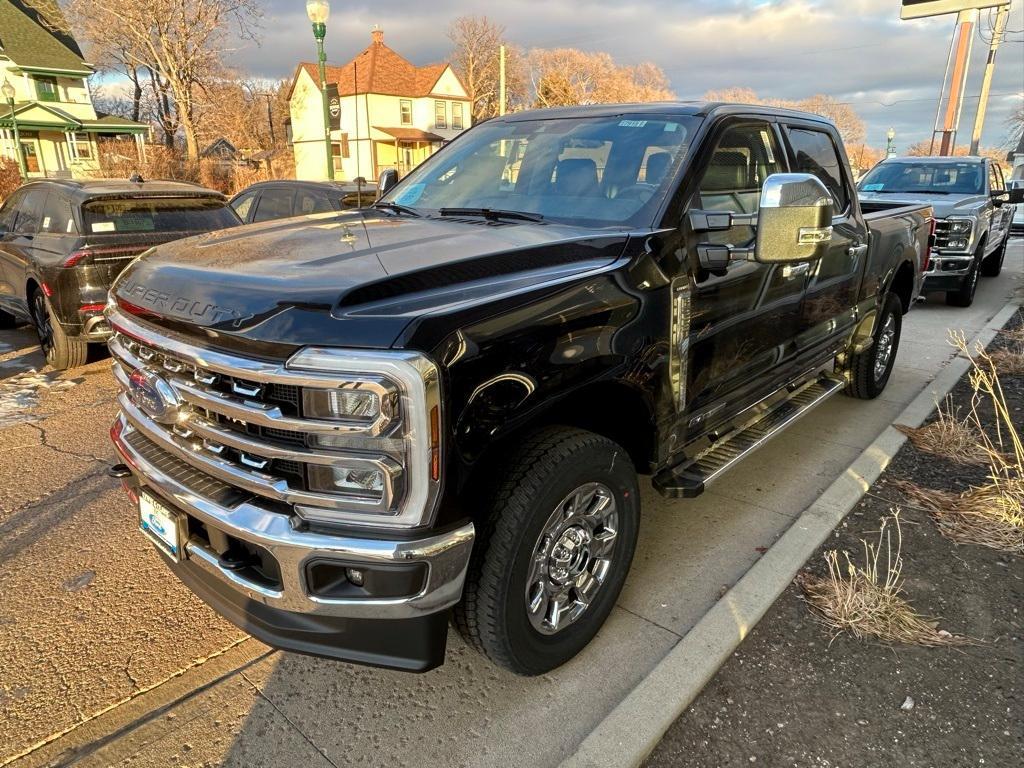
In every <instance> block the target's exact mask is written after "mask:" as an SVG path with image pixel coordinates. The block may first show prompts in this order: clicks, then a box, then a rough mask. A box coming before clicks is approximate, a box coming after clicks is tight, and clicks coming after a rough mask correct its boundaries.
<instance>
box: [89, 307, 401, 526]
mask: <svg viewBox="0 0 1024 768" xmlns="http://www.w3.org/2000/svg"><path fill="white" fill-rule="evenodd" d="M109 347H110V350H111V353H112V355H113V358H114V375H115V378H116V379H117V380H118V383H119V384H120V385H121V388H122V390H123V391H122V393H121V395H120V396H119V401H120V405H121V409H122V412H123V413H124V415H125V417H126V419H127V421H128V423H129V424H131V426H132V427H133V428H134V429H135V432H134V433H133V438H134V439H136V440H140V441H145V442H144V445H145V446H146V449H147V450H150V451H154V452H159V453H158V456H159V457H160V459H161V461H165V462H166V461H170V460H173V461H174V462H175V468H176V469H177V470H180V469H181V466H184V467H187V468H189V470H190V473H189V474H188V476H187V478H186V480H187V482H185V481H184V480H183V482H184V483H185V484H186V485H188V486H189V487H190V488H192V489H193V490H194V491H195V492H196V493H198V494H200V495H204V496H205V495H206V494H207V493H210V492H213V493H216V495H217V496H218V497H220V498H233V499H235V500H236V501H237V500H241V499H242V498H246V497H251V496H253V495H255V496H258V497H263V498H265V499H268V500H272V501H273V502H277V503H283V504H286V505H293V506H299V507H302V506H307V507H316V508H322V509H327V510H348V511H361V512H367V513H371V514H378V515H390V514H394V513H395V511H396V510H397V507H398V505H399V503H400V501H401V497H402V495H403V492H404V490H405V483H406V477H405V475H406V472H405V463H406V458H407V457H406V455H405V451H406V443H405V441H404V440H403V439H402V437H401V435H398V434H393V432H395V430H394V429H391V430H388V429H386V428H384V429H381V428H379V427H377V426H375V425H373V424H365V423H354V422H340V421H325V420H316V419H305V418H302V416H301V413H300V410H301V402H302V386H300V385H298V384H293V383H289V382H288V381H281V380H267V379H270V378H276V379H280V378H283V377H286V376H288V374H287V373H283V372H282V370H281V368H280V366H274V368H273V372H272V373H271V372H270V371H268V372H266V373H264V372H262V371H260V370H259V369H260V367H261V366H262V365H263V364H262V363H259V362H258V361H250V360H248V359H243V358H233V359H232V358H227V357H225V356H223V355H220V354H219V353H218V354H217V355H216V356H215V359H214V358H212V357H211V360H210V362H209V364H204V363H206V362H207V361H206V358H204V356H203V354H204V351H203V350H198V349H197V350H196V354H190V355H183V354H175V353H173V352H169V351H167V350H165V349H161V348H160V347H158V346H156V345H154V344H150V343H145V342H143V341H141V340H140V339H138V338H134V337H133V336H130V335H128V334H127V333H125V332H124V331H123V330H120V329H118V327H117V326H116V325H115V333H114V335H113V336H112V338H111V339H110V342H109ZM208 354H210V355H212V353H208ZM232 365H235V366H237V370H233V369H232V367H231V366H232ZM243 366H244V368H243ZM268 366H269V364H268ZM136 370H147V371H152V372H155V373H157V374H158V375H159V376H160V377H161V378H162V379H163V380H164V381H166V382H167V383H168V384H170V386H171V387H172V388H173V390H174V393H175V395H176V396H177V397H178V398H179V399H180V401H181V402H182V404H183V405H182V408H181V411H180V413H179V416H178V418H177V420H176V421H174V423H173V424H163V423H160V422H159V421H157V420H156V419H154V418H152V417H151V416H150V415H149V414H148V413H147V412H146V410H145V409H144V407H142V406H141V405H140V404H139V403H137V402H135V401H134V400H133V398H132V396H131V394H130V393H131V385H130V378H131V375H132V373H133V372H134V371H136ZM294 378H296V379H299V378H301V379H302V380H303V383H304V384H306V385H312V386H317V385H319V386H321V387H329V386H337V379H335V378H331V377H326V376H325V377H317V376H316V375H312V376H311V375H309V374H305V373H303V374H301V375H295V376H294ZM323 435H329V436H331V438H332V440H333V441H334V443H333V444H332V445H335V444H336V447H337V448H338V449H339V450H324V449H321V448H318V447H312V446H313V442H312V440H311V436H323ZM168 457H169V458H168ZM335 464H342V465H344V466H346V467H355V468H357V469H359V468H362V469H366V470H374V471H376V470H380V471H382V472H383V477H384V479H385V482H384V488H383V491H382V492H381V493H380V494H379V495H377V496H371V495H367V496H366V497H360V496H357V495H352V494H349V495H346V496H345V497H344V498H341V497H339V496H338V495H337V494H330V493H323V492H317V491H314V490H310V488H309V483H308V467H309V466H311V465H335ZM179 465H181V466H179ZM225 488H227V489H229V490H232V491H233V492H234V493H235V496H229V495H227V494H226V492H225V491H224V490H223V489H225Z"/></svg>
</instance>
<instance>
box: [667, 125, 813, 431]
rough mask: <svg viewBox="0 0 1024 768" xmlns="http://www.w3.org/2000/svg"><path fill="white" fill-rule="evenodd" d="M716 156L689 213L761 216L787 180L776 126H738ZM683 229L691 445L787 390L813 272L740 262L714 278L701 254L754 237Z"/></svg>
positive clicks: (685, 406)
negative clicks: (726, 419) (772, 183)
mask: <svg viewBox="0 0 1024 768" xmlns="http://www.w3.org/2000/svg"><path fill="white" fill-rule="evenodd" d="M713 146H714V148H713V149H712V150H711V151H710V152H708V153H706V157H707V162H706V164H705V166H704V167H703V169H702V170H701V171H699V173H700V181H699V183H698V186H697V190H696V192H695V194H694V195H693V196H692V198H691V200H690V204H689V208H688V210H689V211H694V210H701V211H729V212H730V213H733V214H736V215H748V214H756V213H757V210H758V205H759V203H760V196H761V188H762V186H763V185H764V181H765V179H766V178H768V176H770V175H772V174H774V173H781V172H785V171H786V170H787V165H786V155H785V152H784V151H783V149H782V145H781V142H780V141H779V136H778V133H777V132H776V130H775V126H774V125H773V124H772V123H770V122H768V121H765V120H758V119H752V118H740V119H739V120H730V121H728V122H726V123H725V124H724V126H723V127H722V128H720V129H719V132H718V136H717V138H716V139H714V145H713ZM684 221H685V223H684V225H683V228H684V239H685V242H686V243H687V257H688V261H689V267H690V268H689V270H688V273H687V274H685V275H680V276H679V277H677V278H676V280H675V281H673V286H672V288H673V302H674V306H673V314H674V319H675V322H674V323H673V326H674V328H673V330H674V334H673V335H674V336H675V338H673V346H674V348H673V352H675V353H677V354H678V355H679V358H678V359H679V362H680V366H679V368H677V370H676V371H675V375H674V377H673V378H674V381H673V384H674V386H675V387H676V393H675V394H676V396H677V406H678V409H679V412H680V414H681V416H682V417H683V418H684V419H685V423H684V424H682V425H681V427H682V428H683V431H684V432H685V433H686V435H687V439H689V438H692V437H693V436H695V435H696V434H698V433H699V432H701V431H703V430H704V429H706V428H710V427H712V426H714V424H715V423H716V420H717V419H720V418H721V417H722V416H724V415H726V414H734V413H735V412H736V411H737V409H739V408H743V407H745V404H750V403H753V402H756V401H757V400H759V399H761V398H762V397H764V396H766V395H768V394H770V393H771V392H772V391H774V390H775V389H777V388H778V386H780V385H779V383H778V380H779V379H780V377H782V378H784V377H785V375H786V374H787V373H788V372H789V368H790V367H791V366H792V364H793V361H794V357H795V350H796V345H795V336H796V330H797V323H798V320H799V316H800V305H801V301H802V299H803V295H804V286H805V280H806V269H805V268H802V267H801V266H800V265H783V264H761V263H758V262H755V261H748V260H742V259H735V260H733V261H731V262H730V263H729V264H728V266H726V267H725V268H724V269H718V270H715V271H714V272H711V271H709V270H707V269H705V268H704V267H702V266H701V263H700V256H699V250H698V246H699V245H701V244H706V243H710V244H716V245H722V244H730V245H732V246H735V247H748V246H753V242H754V238H755V232H756V230H755V228H754V227H753V226H751V225H749V224H738V225H736V226H733V227H732V228H731V229H729V230H727V231H719V232H696V231H693V229H692V224H691V223H690V222H691V218H690V217H689V216H686V217H685V219H684Z"/></svg>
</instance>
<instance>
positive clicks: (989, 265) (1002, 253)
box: [981, 232, 1010, 277]
mask: <svg viewBox="0 0 1024 768" xmlns="http://www.w3.org/2000/svg"><path fill="white" fill-rule="evenodd" d="M1008 242H1010V233H1009V232H1007V233H1006V237H1004V238H1003V242H1002V244H1001V245H1000V246H999V247H998V248H996V249H995V250H994V251H993V252H992V253H990V254H989V255H988V258H987V259H985V260H984V261H983V262H981V274H982V276H983V277H999V273H1000V272H1002V271H1003V261H1004V260H1005V259H1006V244H1007V243H1008Z"/></svg>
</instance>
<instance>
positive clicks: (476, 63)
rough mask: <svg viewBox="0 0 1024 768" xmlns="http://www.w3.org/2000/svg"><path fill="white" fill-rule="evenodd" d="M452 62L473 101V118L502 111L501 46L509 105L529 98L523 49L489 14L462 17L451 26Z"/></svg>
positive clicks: (474, 119) (488, 115) (449, 36)
mask: <svg viewBox="0 0 1024 768" xmlns="http://www.w3.org/2000/svg"><path fill="white" fill-rule="evenodd" d="M448 39H449V40H451V41H452V46H453V47H452V53H451V57H450V59H451V64H452V68H453V69H454V70H455V72H456V74H458V76H459V77H460V78H461V79H462V82H463V84H464V85H465V86H466V90H467V91H469V98H470V99H471V100H472V102H473V107H472V113H473V121H474V122H476V121H478V120H485V119H487V118H489V117H494V116H495V115H497V114H499V104H498V102H499V93H498V85H499V69H500V64H499V62H500V53H499V52H500V48H501V46H502V45H504V46H505V91H506V100H507V103H508V105H509V106H515V105H518V104H521V103H523V102H524V101H525V96H526V66H525V61H524V58H523V54H522V51H520V50H519V48H517V47H516V46H513V45H509V44H508V43H507V41H506V40H505V28H504V27H502V26H499V25H497V24H495V23H494V22H492V21H491V20H490V19H488V18H487V17H486V16H460V17H459V18H457V19H455V21H453V22H452V23H451V24H450V25H449V26H448Z"/></svg>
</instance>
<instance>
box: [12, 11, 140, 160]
mask: <svg viewBox="0 0 1024 768" xmlns="http://www.w3.org/2000/svg"><path fill="white" fill-rule="evenodd" d="M94 71H95V70H94V69H93V67H92V66H90V65H89V64H88V63H87V62H86V61H85V59H84V58H83V56H82V50H81V48H79V46H78V43H77V42H75V39H74V37H73V36H72V34H71V32H70V29H69V27H68V23H67V21H66V20H65V18H64V15H63V13H61V10H60V7H59V6H58V5H57V2H56V0H32V2H31V3H28V2H23V1H22V0H0V87H2V86H4V85H5V83H6V84H9V85H10V86H11V87H13V99H8V98H7V97H6V96H4V95H3V91H4V90H10V89H8V88H0V156H3V157H8V158H11V159H12V160H17V159H18V142H16V141H15V127H17V135H18V140H19V141H20V143H21V154H22V156H23V158H24V161H25V167H26V170H27V172H28V175H29V176H34V177H42V176H53V177H64V178H73V177H80V176H94V175H96V174H97V172H98V170H99V166H98V163H97V153H98V146H97V142H98V141H103V140H106V139H111V140H112V139H119V140H121V141H124V142H125V149H126V150H130V151H131V152H132V153H135V152H138V153H140V154H141V153H143V152H144V144H143V138H144V136H145V135H146V134H147V133H148V131H149V126H148V125H145V124H143V123H136V122H132V121H131V120H125V119H123V118H119V117H115V116H113V115H104V114H98V113H97V112H96V110H95V108H94V107H93V104H92V97H91V95H90V93H89V85H88V78H89V76H90V75H91V74H93V72H94ZM133 144H134V146H132V145H133Z"/></svg>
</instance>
